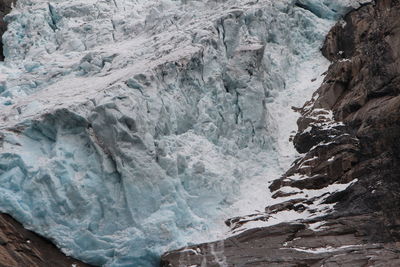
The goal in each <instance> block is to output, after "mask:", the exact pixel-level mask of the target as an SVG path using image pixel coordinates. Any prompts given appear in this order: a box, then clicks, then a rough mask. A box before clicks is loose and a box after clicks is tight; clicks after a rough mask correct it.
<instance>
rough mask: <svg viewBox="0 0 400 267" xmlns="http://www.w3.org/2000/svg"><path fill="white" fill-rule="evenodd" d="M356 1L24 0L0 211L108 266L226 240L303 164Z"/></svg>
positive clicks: (15, 14)
mask: <svg viewBox="0 0 400 267" xmlns="http://www.w3.org/2000/svg"><path fill="white" fill-rule="evenodd" d="M357 5H360V3H358V2H356V1H350V0H347V1H345V0H336V1H328V0H282V1H272V0H257V1H254V0H251V1H239V0H225V1H214V0H207V1H206V0H202V1H191V0H181V1H176V0H175V1H174V0H161V1H158V0H152V1H145V0H52V1H42V0H19V1H18V3H17V5H16V6H15V7H14V9H13V11H12V12H11V13H10V14H9V15H8V16H7V17H6V20H7V22H8V23H9V27H8V30H7V32H6V33H5V34H4V36H3V43H4V54H5V57H6V58H5V62H4V63H2V64H1V65H0V104H1V107H0V109H1V114H0V120H1V121H2V123H1V125H0V210H1V211H2V212H6V213H9V214H11V215H12V216H13V217H15V218H16V219H17V220H19V221H20V222H22V223H23V224H24V226H25V227H27V228H29V229H32V230H34V231H35V232H37V233H40V234H42V235H43V236H45V237H47V238H49V239H51V240H52V241H53V242H54V243H55V244H57V246H59V247H60V248H61V249H62V250H63V251H64V252H65V253H67V254H68V255H73V256H74V257H76V258H79V259H81V260H83V261H86V262H88V263H91V264H94V265H98V266H114V267H117V266H119V267H122V266H157V264H158V260H159V255H160V254H161V253H162V252H165V251H166V250H169V249H175V248H178V247H181V246H185V245H188V244H190V243H193V242H196V243H198V242H203V241H204V242H205V241H210V240H213V239H216V238H218V237H220V236H221V235H225V234H227V233H225V232H226V229H225V228H224V225H223V221H224V219H226V218H229V217H230V216H236V215H241V214H243V215H244V214H248V213H249V212H252V211H253V210H257V209H263V208H264V207H265V205H266V203H269V201H272V200H271V197H270V196H269V195H268V194H269V192H268V190H267V185H268V181H270V180H271V179H273V178H276V177H277V176H279V175H280V174H281V173H283V171H284V170H285V169H286V168H287V167H288V166H289V165H290V164H291V162H292V161H293V160H294V159H295V158H296V156H297V154H296V152H295V150H294V148H293V147H292V145H291V144H290V142H289V137H290V134H292V131H293V130H295V129H296V119H297V115H296V114H295V113H294V112H293V111H292V110H291V106H300V105H302V104H303V102H304V101H305V100H306V99H308V98H309V97H310V96H311V94H312V93H313V92H314V91H315V89H316V88H317V87H318V86H319V84H320V83H321V82H322V80H323V76H321V74H322V73H323V72H324V71H326V69H327V68H328V65H329V63H328V62H327V61H326V60H325V59H324V58H323V57H322V55H320V53H319V48H320V46H321V44H322V41H323V39H324V36H325V34H326V33H327V31H328V30H329V29H330V27H331V26H332V25H333V24H334V23H335V22H336V20H338V19H340V16H341V15H343V14H344V13H345V12H347V11H348V10H350V8H352V7H357Z"/></svg>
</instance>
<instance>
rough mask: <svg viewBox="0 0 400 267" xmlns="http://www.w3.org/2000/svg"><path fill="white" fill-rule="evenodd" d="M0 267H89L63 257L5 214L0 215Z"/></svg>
mask: <svg viewBox="0 0 400 267" xmlns="http://www.w3.org/2000/svg"><path fill="white" fill-rule="evenodd" d="M0 266H1V267H16V266H29V267H48V266H60V267H64V266H65V267H67V266H68V267H70V266H75V267H86V266H87V267H89V266H90V265H88V264H85V263H82V262H80V261H77V260H75V259H73V258H70V257H67V256H65V255H64V254H63V253H61V252H60V251H59V250H58V248H57V247H56V246H54V245H53V244H52V243H51V242H50V241H48V240H46V239H44V238H42V237H40V236H38V235H37V234H35V233H33V232H31V231H28V230H26V229H25V228H24V227H23V226H22V225H21V224H20V223H18V222H17V221H15V220H14V219H13V218H12V217H10V216H9V215H7V214H3V213H1V214H0Z"/></svg>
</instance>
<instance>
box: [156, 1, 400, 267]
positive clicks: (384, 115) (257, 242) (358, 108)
mask: <svg viewBox="0 0 400 267" xmlns="http://www.w3.org/2000/svg"><path fill="white" fill-rule="evenodd" d="M399 17H400V1H396V0H380V1H376V3H373V4H367V5H363V6H362V7H360V8H358V9H356V10H353V11H351V12H350V13H348V14H347V15H346V16H345V17H344V19H343V20H341V21H340V22H338V23H337V24H336V26H334V27H333V28H332V30H331V31H330V32H329V34H328V36H327V37H326V40H325V43H324V46H323V48H322V53H323V55H324V56H325V57H327V58H328V59H329V60H331V61H332V64H331V66H330V68H329V70H328V72H327V75H326V77H325V80H324V82H323V84H322V85H321V87H320V88H319V89H318V90H317V92H315V94H314V96H313V98H312V99H311V100H310V101H309V102H307V103H306V104H305V105H304V106H303V107H302V108H298V109H296V110H297V111H298V112H300V114H301V118H300V119H299V120H298V132H297V134H296V136H295V137H294V139H293V141H294V145H295V147H296V149H297V150H298V151H299V152H300V153H304V154H303V156H302V157H301V158H299V159H298V160H296V161H295V162H294V164H293V165H292V167H291V169H290V170H288V171H287V172H286V173H285V174H284V175H283V176H282V177H281V178H280V179H277V180H275V181H273V183H272V184H271V185H270V186H269V189H270V190H271V191H272V192H273V194H274V195H273V197H274V198H276V199H281V200H282V202H281V203H279V204H275V205H273V206H271V207H267V208H266V211H265V212H264V213H260V214H256V215H252V216H248V217H246V218H244V217H243V218H233V219H231V220H228V221H227V224H228V225H229V226H230V227H232V228H233V229H239V228H240V227H241V226H243V225H245V224H246V223H248V222H250V221H251V220H258V221H268V220H269V218H270V217H271V216H274V214H276V213H278V212H282V211H289V210H290V211H295V212H297V213H303V214H304V215H305V216H304V218H308V219H303V220H299V221H296V222H295V223H283V224H278V225H274V226H269V227H264V228H256V229H251V230H247V231H245V232H242V233H240V234H239V235H237V236H235V237H231V238H228V239H226V240H224V241H219V242H215V243H209V244H202V245H199V246H193V247H190V248H185V249H183V250H178V251H174V252H170V253H166V254H165V255H164V256H163V258H162V260H163V263H162V266H399V264H400V263H399V257H400V250H399V249H400V246H399V243H398V242H399V241H400V224H399V222H400V210H399V208H398V207H399V205H400V185H399V182H400V180H399V178H400V177H399V176H400V164H399V163H400V141H399V140H400V96H399V93H400V75H399V74H400V20H399ZM343 185H346V187H344V188H345V190H341V191H338V190H330V189H331V188H340V187H341V186H343ZM315 192H319V194H314V193H315ZM324 192H325V193H324ZM321 206H324V207H326V212H325V213H324V214H319V213H318V212H319V211H318V212H317V210H316V209H315V207H321Z"/></svg>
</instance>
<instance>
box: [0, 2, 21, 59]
mask: <svg viewBox="0 0 400 267" xmlns="http://www.w3.org/2000/svg"><path fill="white" fill-rule="evenodd" d="M16 2H17V0H0V36H3V33H4V32H5V31H6V30H7V24H6V22H5V21H4V16H5V15H7V14H8V13H10V11H11V7H12V5H14V4H15V3H16ZM0 51H1V53H0V61H3V60H4V55H3V43H2V42H0Z"/></svg>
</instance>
